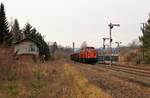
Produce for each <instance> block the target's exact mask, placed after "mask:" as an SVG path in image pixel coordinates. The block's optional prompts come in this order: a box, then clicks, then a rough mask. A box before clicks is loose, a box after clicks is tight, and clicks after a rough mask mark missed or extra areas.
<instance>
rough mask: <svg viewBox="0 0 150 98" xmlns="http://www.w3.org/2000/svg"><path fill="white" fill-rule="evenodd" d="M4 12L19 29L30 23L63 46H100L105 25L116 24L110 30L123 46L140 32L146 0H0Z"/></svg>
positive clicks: (149, 2)
mask: <svg viewBox="0 0 150 98" xmlns="http://www.w3.org/2000/svg"><path fill="white" fill-rule="evenodd" d="M0 1H1V2H3V3H4V4H5V9H6V15H7V18H8V20H10V18H11V17H12V18H17V19H18V20H19V23H20V26H21V28H22V27H23V26H24V25H25V23H26V22H29V23H31V24H32V25H33V26H34V27H36V28H37V29H38V30H39V31H40V32H41V33H42V34H43V35H46V38H45V39H46V41H50V42H53V41H56V42H57V43H58V44H61V45H64V46H71V45H72V42H75V43H76V46H78V47H79V46H80V45H81V44H82V42H83V41H87V44H88V45H90V46H95V47H101V46H102V38H103V37H108V34H109V28H108V24H109V23H110V22H112V23H119V24H120V25H121V26H120V27H116V28H114V29H113V31H112V32H113V33H112V36H113V41H114V42H115V41H121V42H123V45H127V44H128V43H129V42H131V41H132V40H134V39H137V38H138V37H139V36H140V35H141V34H142V33H141V31H140V26H141V24H140V23H141V22H145V21H146V20H147V18H148V14H149V13H150V0H0Z"/></svg>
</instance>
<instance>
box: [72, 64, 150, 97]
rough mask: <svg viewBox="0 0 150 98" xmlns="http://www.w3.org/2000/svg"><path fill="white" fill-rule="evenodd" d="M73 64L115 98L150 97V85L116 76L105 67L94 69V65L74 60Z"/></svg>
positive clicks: (90, 80) (93, 82)
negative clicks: (104, 68) (146, 85)
mask: <svg viewBox="0 0 150 98" xmlns="http://www.w3.org/2000/svg"><path fill="white" fill-rule="evenodd" d="M72 65H73V66H74V67H75V68H76V69H77V70H79V71H80V72H81V73H82V74H83V75H84V76H85V77H86V78H87V79H88V80H89V82H91V83H92V84H95V85H96V86H97V87H99V88H102V89H103V90H104V91H105V92H106V93H108V94H109V95H111V96H112V97H113V98H150V88H149V87H145V86H142V85H140V84H137V83H134V82H130V81H128V80H127V79H122V78H119V77H116V76H114V75H113V74H112V73H111V72H109V71H105V70H103V69H102V70H100V69H99V70H95V69H92V68H91V67H90V66H94V65H86V64H81V63H73V62H72Z"/></svg>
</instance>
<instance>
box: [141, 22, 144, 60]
mask: <svg viewBox="0 0 150 98" xmlns="http://www.w3.org/2000/svg"><path fill="white" fill-rule="evenodd" d="M141 24H142V28H141V30H142V31H143V32H145V23H144V22H143V23H141ZM142 59H143V60H144V46H142Z"/></svg>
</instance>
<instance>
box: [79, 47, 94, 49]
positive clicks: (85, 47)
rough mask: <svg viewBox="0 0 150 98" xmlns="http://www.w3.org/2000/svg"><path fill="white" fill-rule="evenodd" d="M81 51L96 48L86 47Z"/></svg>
mask: <svg viewBox="0 0 150 98" xmlns="http://www.w3.org/2000/svg"><path fill="white" fill-rule="evenodd" d="M81 49H95V48H94V47H84V48H81Z"/></svg>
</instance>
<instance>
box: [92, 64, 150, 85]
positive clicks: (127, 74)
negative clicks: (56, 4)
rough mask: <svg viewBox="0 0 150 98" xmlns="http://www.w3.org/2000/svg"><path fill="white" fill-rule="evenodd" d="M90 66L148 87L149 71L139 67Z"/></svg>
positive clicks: (149, 80)
mask: <svg viewBox="0 0 150 98" xmlns="http://www.w3.org/2000/svg"><path fill="white" fill-rule="evenodd" d="M89 67H90V68H92V69H94V70H97V71H102V70H103V71H107V72H111V74H112V75H114V76H116V77H119V78H123V79H127V80H129V81H132V82H136V83H139V84H142V85H144V86H147V87H150V71H149V70H144V69H139V68H136V67H124V66H123V67H122V66H116V65H112V66H106V65H100V64H96V65H89Z"/></svg>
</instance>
